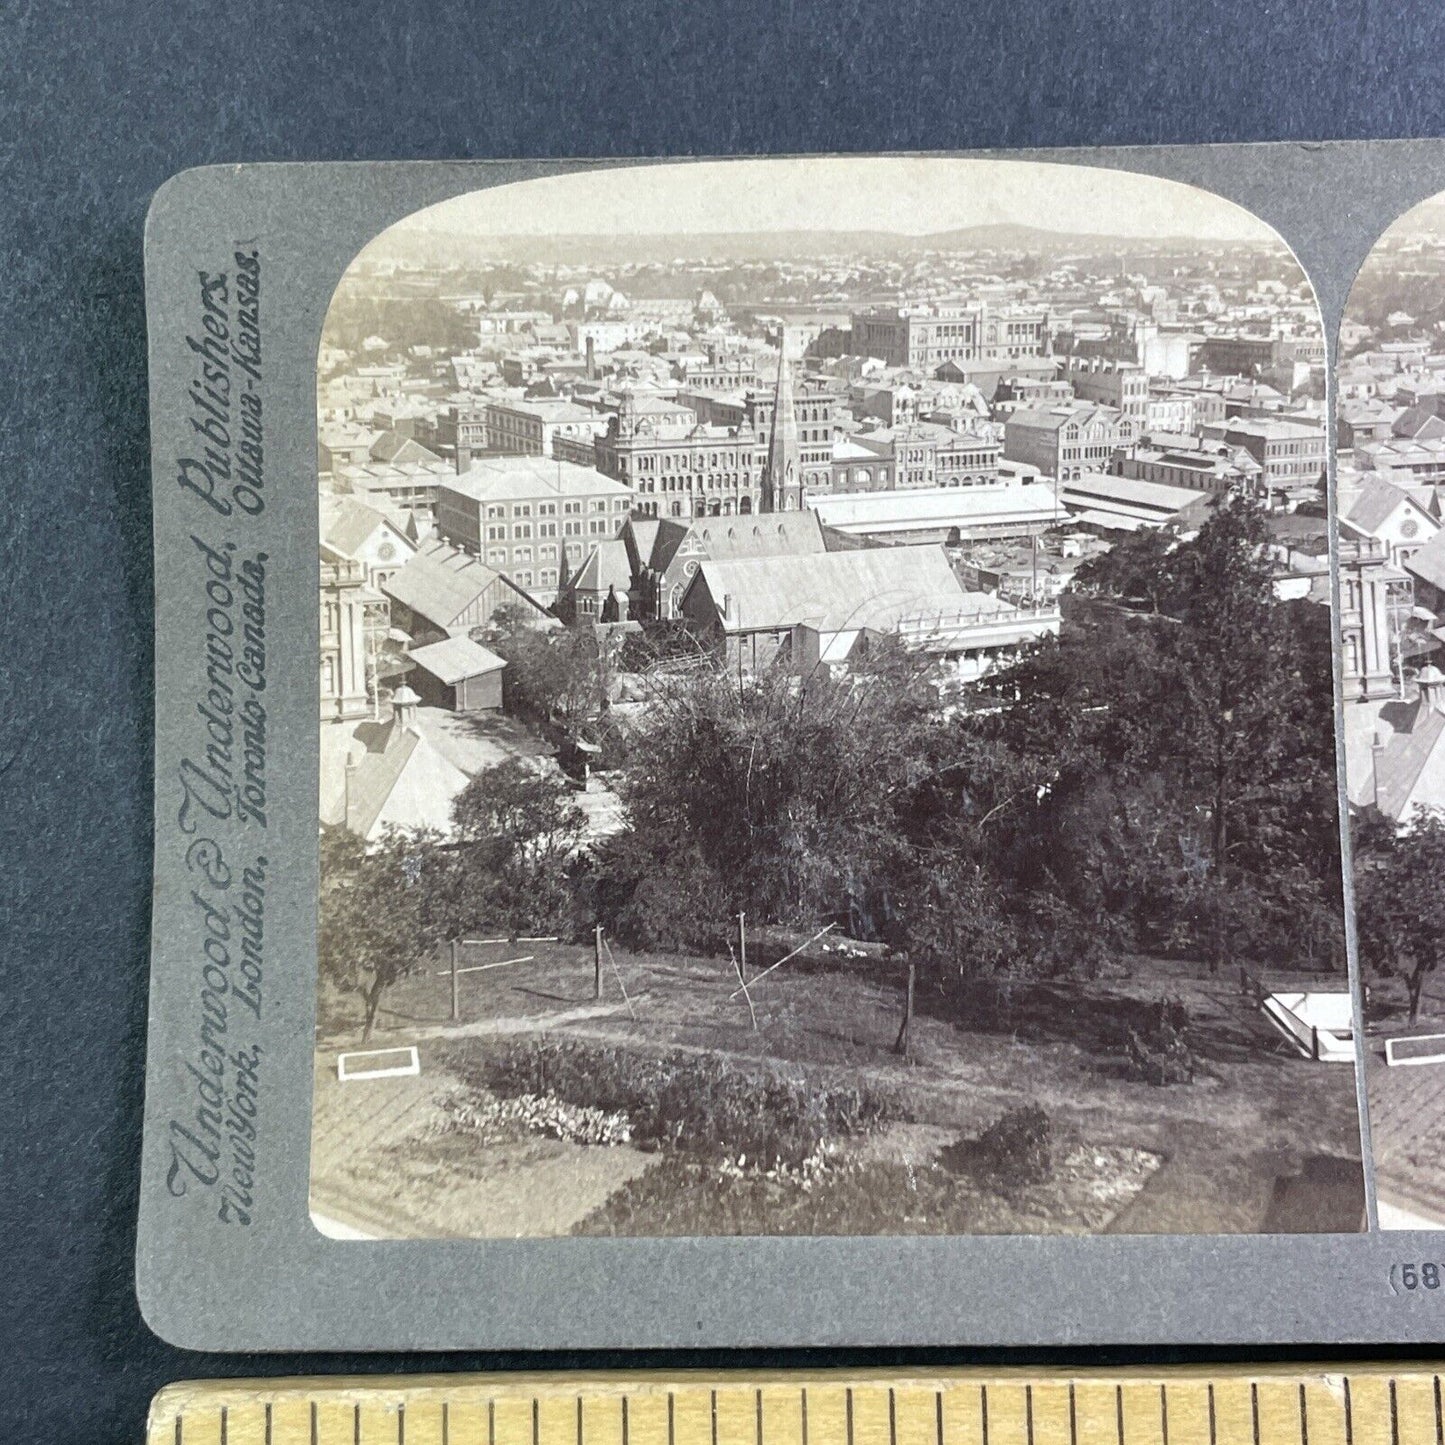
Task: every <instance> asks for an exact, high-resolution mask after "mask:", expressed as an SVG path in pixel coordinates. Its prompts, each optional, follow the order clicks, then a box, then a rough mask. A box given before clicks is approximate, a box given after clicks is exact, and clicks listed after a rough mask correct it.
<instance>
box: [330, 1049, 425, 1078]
mask: <svg viewBox="0 0 1445 1445" xmlns="http://www.w3.org/2000/svg"><path fill="white" fill-rule="evenodd" d="M420 1073H421V1058H420V1057H419V1056H418V1054H417V1051H416V1045H415V1044H412V1045H411V1046H410V1047H409V1048H398V1049H361V1050H357V1051H354V1052H352V1053H349V1054H337V1056H336V1077H337V1078H338V1079H340V1080H341V1082H342V1083H343V1084H346V1083H350V1082H352V1081H353V1080H356V1079H399V1078H403V1077H406V1076H408V1075H415V1074H420Z"/></svg>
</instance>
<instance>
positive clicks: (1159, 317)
mask: <svg viewBox="0 0 1445 1445" xmlns="http://www.w3.org/2000/svg"><path fill="white" fill-rule="evenodd" d="M1432 214H1433V215H1434V216H1435V217H1437V218H1440V219H1445V208H1442V207H1436V208H1434V211H1433V212H1432ZM1397 230H1398V228H1397ZM1442 277H1445V241H1442V240H1439V239H1437V238H1436V237H1435V233H1434V232H1432V231H1429V230H1428V229H1425V230H1422V229H1419V228H1417V229H1416V230H1414V231H1411V232H1409V233H1408V235H1406V234H1405V233H1400V234H1399V235H1397V233H1396V232H1391V234H1390V237H1388V238H1387V239H1386V241H1385V242H1384V243H1382V250H1381V253H1380V256H1379V257H1378V258H1377V259H1376V260H1374V261H1372V262H1371V265H1370V267H1369V268H1367V271H1366V273H1365V275H1364V276H1363V277H1362V279H1361V282H1360V284H1359V286H1357V289H1356V300H1355V302H1352V313H1351V314H1352V320H1351V322H1350V327H1351V328H1352V329H1351V332H1350V344H1348V345H1345V346H1342V352H1341V354H1342V356H1344V357H1346V358H1347V359H1346V360H1345V361H1343V362H1342V366H1341V372H1340V397H1341V402H1340V422H1339V425H1340V448H1341V458H1342V460H1348V461H1349V462H1350V468H1351V469H1350V472H1349V474H1348V476H1347V475H1346V474H1345V473H1344V472H1342V473H1341V478H1340V505H1339V513H1338V515H1339V545H1340V556H1341V589H1342V598H1343V606H1344V610H1343V612H1342V615H1341V618H1340V632H1341V637H1342V645H1343V648H1344V676H1345V679H1346V696H1347V700H1346V710H1347V715H1348V716H1349V718H1350V729H1349V732H1350V737H1351V739H1352V740H1355V741H1352V743H1351V749H1350V758H1351V771H1350V799H1351V804H1352V812H1353V817H1352V822H1353V827H1354V834H1353V836H1354V839H1355V878H1356V887H1357V889H1358V890H1359V892H1360V896H1361V900H1362V903H1361V938H1362V956H1363V957H1364V959H1365V960H1366V964H1367V968H1368V970H1370V972H1369V974H1368V977H1369V979H1370V1014H1369V1017H1370V1019H1371V1025H1372V1027H1371V1032H1370V1038H1369V1039H1368V1040H1367V1043H1368V1046H1369V1048H1370V1049H1371V1051H1372V1053H1373V1051H1374V1050H1375V1049H1377V1048H1378V1049H1379V1050H1380V1051H1381V1055H1380V1058H1379V1059H1378V1061H1376V1062H1378V1068H1375V1070H1374V1075H1379V1076H1381V1077H1383V1076H1385V1075H1388V1077H1389V1080H1390V1082H1391V1084H1392V1085H1393V1083H1394V1081H1395V1080H1396V1079H1397V1078H1403V1079H1404V1080H1405V1085H1406V1090H1405V1092H1407V1093H1410V1088H1411V1086H1413V1093H1410V1099H1412V1100H1414V1102H1410V1101H1409V1100H1402V1103H1401V1104H1400V1106H1399V1107H1400V1108H1401V1109H1403V1110H1404V1112H1405V1116H1406V1117H1413V1118H1415V1119H1416V1120H1417V1121H1418V1120H1419V1117H1420V1113H1419V1111H1420V1109H1421V1108H1423V1107H1427V1106H1428V1099H1427V1100H1426V1101H1425V1102H1423V1103H1422V1102H1421V1095H1426V1096H1433V1095H1434V1094H1436V1093H1440V1094H1442V1096H1445V1090H1441V1089H1440V1088H1438V1087H1437V1086H1436V1080H1437V1079H1438V1080H1445V1074H1442V1073H1441V1072H1440V1070H1441V1069H1442V1068H1445V993H1436V992H1434V991H1433V990H1434V988H1435V987H1436V986H1437V985H1435V984H1434V980H1433V973H1432V969H1433V964H1434V961H1435V952H1434V947H1433V941H1432V940H1433V939H1434V938H1435V937H1437V936H1439V935H1440V929H1439V928H1438V927H1437V926H1436V916H1437V914H1440V917H1441V920H1442V921H1445V913H1442V912H1441V910H1440V909H1436V910H1435V911H1434V912H1431V911H1430V908H1431V907H1433V905H1429V904H1428V900H1429V899H1430V898H1433V897H1434V896H1435V893H1436V892H1438V891H1439V887H1440V885H1439V883H1438V879H1439V878H1440V877H1441V876H1445V874H1442V872H1441V870H1440V869H1439V868H1437V867H1436V866H1435V858H1436V856H1437V854H1438V855H1440V856H1442V857H1445V813H1437V812H1436V807H1437V802H1438V805H1439V807H1440V808H1445V769H1442V768H1441V767H1440V766H1439V764H1438V763H1437V762H1436V761H1434V759H1435V758H1436V755H1437V750H1435V742H1436V741H1437V740H1438V735H1439V733H1440V732H1441V731H1442V729H1445V671H1442V670H1441V668H1440V667H1437V666H1436V665H1435V663H1433V662H1432V661H1431V657H1432V654H1434V653H1435V652H1436V651H1438V650H1439V647H1440V642H1441V640H1442V638H1445V633H1442V634H1441V636H1440V637H1436V635H1435V631H1434V629H1435V628H1436V626H1437V624H1438V623H1439V622H1440V621H1441V618H1440V617H1439V616H1437V615H1436V612H1435V611H1434V610H1432V609H1433V608H1435V607H1437V606H1438V605H1439V603H1440V598H1441V597H1442V596H1445V565H1436V566H1435V570H1434V571H1433V572H1432V571H1431V570H1430V568H1431V559H1432V557H1434V556H1435V555H1436V553H1437V550H1438V555H1439V556H1441V557H1442V558H1445V538H1442V537H1441V535H1440V534H1441V532H1442V526H1445V524H1442V510H1441V506H1440V503H1439V501H1438V499H1437V498H1436V495H1435V481H1436V479H1437V477H1439V476H1441V475H1445V469H1442V464H1441V461H1440V459H1441V458H1445V419H1442V418H1445V408H1441V407H1440V406H1438V405H1437V403H1438V402H1439V400H1440V391H1439V385H1440V381H1441V379H1442V378H1445V355H1442V351H1445V338H1442V334H1441V327H1442V325H1445V320H1442V318H1445V286H1442V284H1441V283H1442ZM1432 368H1433V369H1432ZM1325 369H1326V349H1325V341H1324V335H1323V327H1322V324H1321V319H1320V313H1319V309H1318V306H1317V303H1316V300H1315V297H1314V293H1313V291H1312V289H1311V287H1310V284H1309V282H1308V280H1307V278H1306V277H1305V275H1304V274H1303V272H1302V271H1301V269H1300V267H1299V265H1298V264H1297V263H1296V261H1295V259H1294V257H1293V255H1292V254H1291V252H1290V251H1289V249H1288V247H1287V246H1286V245H1285V244H1284V243H1283V241H1282V240H1281V239H1280V238H1279V236H1278V235H1277V234H1276V233H1275V232H1274V231H1273V230H1272V229H1271V228H1270V227H1269V226H1267V225H1266V224H1264V223H1263V222H1262V221H1260V220H1258V219H1257V218H1256V217H1254V216H1253V215H1251V214H1250V213H1249V212H1248V211H1246V210H1244V209H1242V208H1241V207H1239V206H1237V205H1235V204H1234V203H1232V202H1229V201H1226V200H1224V199H1222V198H1220V197H1218V196H1215V195H1212V194H1210V193H1208V192H1205V191H1203V190H1199V189H1196V188H1193V187H1191V186H1188V185H1184V184H1182V183H1179V182H1175V181H1168V180H1163V179H1158V178H1155V177H1151V176H1145V175H1140V174H1133V173H1127V172H1123V171H1113V170H1105V169H1099V168H1094V167H1089V166H1085V165H1063V164H1044V163H1038V162H1027V161H1005V160H993V159H978V160H962V159H960V160H951V159H943V158H908V157H893V158H881V157H880V158H811V159H796V160H744V161H720V162H699V163H685V164H663V165H639V166H630V167H625V168H615V167H613V168H607V167H603V168H598V169H590V170H584V171H581V172H578V173H574V174H568V175H557V176H550V177H546V178H543V179H537V180H532V181H526V182H522V183H518V184H513V185H507V186H501V187H495V188H492V189H487V190H483V191H476V192H471V193H469V194H464V195H460V196H457V197H455V198H453V199H451V200H448V201H444V202H442V203H440V204H437V205H434V206H431V207H429V208H428V209H426V210H423V211H420V212H418V213H416V214H414V215H412V216H410V217H408V218H407V219H405V220H403V221H401V222H399V223H397V224H395V225H393V226H391V227H390V228H389V229H387V230H386V231H384V232H382V233H381V234H380V235H378V236H377V237H376V238H375V239H374V240H373V241H372V242H371V243H370V244H368V245H367V246H366V247H365V249H363V250H362V251H361V252H360V254H358V255H357V256H356V258H355V259H354V260H353V261H352V263H351V265H350V266H349V268H348V269H347V271H346V273H345V275H344V276H343V278H342V280H341V282H340V284H339V286H338V287H337V289H336V292H335V295H334V297H333V299H332V302H331V305H330V309H329V311H328V313H327V317H326V324H325V328H324V332H323V336H322V341H321V346H320V350H319V354H318V356H317V371H316V381H317V387H316V405H317V439H318V455H317V473H318V497H319V503H318V505H319V539H320V555H319V583H320V595H319V606H320V658H319V726H320V795H319V799H318V804H319V822H320V827H319V850H320V862H321V874H320V896H319V915H318V978H317V1031H316V1050H315V1070H314V1078H315V1083H314V1095H313V1119H312V1139H311V1194H310V1203H311V1215H312V1219H313V1222H314V1223H315V1224H316V1226H317V1228H318V1229H320V1230H321V1231H322V1232H323V1233H324V1234H327V1235H329V1236H331V1237H334V1238H341V1239H357V1240H366V1239H399V1238H413V1239H416V1238H503V1237H511V1238H516V1237H538V1236H546V1237H558V1236H640V1237H660V1236H757V1235H799V1236H817V1235H904V1234H938V1235H984V1234H1025V1235H1089V1234H1105V1233H1110V1234H1125V1235H1128V1234H1134V1235H1139V1234H1180V1235H1187V1234H1205V1235H1208V1234H1293V1233H1353V1232H1357V1231H1359V1230H1361V1229H1362V1228H1363V1227H1364V1223H1365V1195H1364V1179H1363V1163H1362V1158H1361V1134H1360V1121H1359V1117H1358V1112H1357V1106H1356V1080H1355V1070H1354V1067H1353V1065H1354V1062H1355V1057H1356V1040H1355V1029H1354V1018H1355V1014H1354V1007H1353V1001H1352V995H1351V988H1350V980H1349V972H1348V968H1347V961H1346V947H1345V901H1344V888H1343V870H1342V857H1341V835H1340V827H1341V820H1340V817H1339V804H1338V791H1337V776H1336V755H1335V711H1334V709H1335V698H1334V683H1333V647H1334V638H1335V625H1334V619H1333V617H1332V612H1331V597H1332V587H1331V574H1330V541H1331V538H1330V509H1329V486H1328V477H1327V468H1328V462H1329V455H1328V451H1329V442H1328V430H1327V425H1326V421H1327V417H1326V403H1325V380H1326V377H1325ZM1432 459H1433V460H1432ZM1437 541H1438V542H1439V549H1437V548H1436V542H1437ZM1432 576H1433V577H1434V578H1435V579H1436V580H1435V581H1431V580H1430V579H1431V577H1432ZM1361 589H1363V593H1362V590H1361ZM1362 595H1364V596H1367V597H1368V601H1366V602H1364V603H1363V604H1362V602H1361V596H1362ZM1359 739H1363V740H1364V742H1363V752H1361V750H1360V746H1359V744H1358V740H1359ZM1438 756H1439V757H1440V758H1445V749H1441V750H1438ZM1437 792H1438V793H1439V794H1440V795H1441V796H1440V797H1439V798H1438V799H1436V798H1435V794H1436V793H1437ZM1404 900H1408V907H1406V906H1404ZM1440 903H1441V905H1442V907H1445V894H1441V897H1440ZM1372 910H1373V912H1372ZM1372 918H1373V920H1374V921H1373V922H1372V921H1371V920H1372ZM1432 1032H1433V1033H1434V1035H1435V1037H1434V1038H1433V1040H1432V1039H1431V1038H1430V1035H1431V1034H1432ZM1377 1035H1378V1037H1377ZM1386 1050H1393V1051H1394V1052H1395V1053H1397V1054H1399V1055H1400V1057H1398V1058H1388V1059H1387V1058H1386V1057H1385V1051H1386ZM1432 1050H1433V1052H1432ZM1407 1062H1408V1063H1412V1064H1427V1065H1429V1067H1418V1068H1404V1069H1401V1068H1398V1067H1394V1066H1395V1065H1398V1064H1401V1063H1407ZM1374 1075H1372V1077H1374ZM1383 1097H1384V1096H1383V1095H1382V1098H1383ZM1374 1101H1375V1089H1374V1085H1373V1084H1372V1091H1371V1103H1372V1109H1373V1105H1374ZM1435 1132H1438V1131H1435ZM1390 1139H1391V1135H1390V1133H1389V1128H1388V1125H1387V1127H1385V1128H1384V1129H1383V1130H1382V1128H1381V1125H1380V1122H1379V1121H1378V1120H1377V1122H1376V1144H1377V1150H1378V1149H1381V1148H1383V1149H1385V1150H1387V1151H1389V1150H1393V1151H1394V1152H1393V1153H1387V1154H1378V1153H1377V1164H1379V1166H1380V1167H1381V1169H1382V1171H1383V1173H1382V1178H1387V1179H1390V1180H1392V1181H1393V1180H1394V1179H1395V1178H1396V1176H1397V1173H1400V1174H1401V1175H1402V1177H1403V1174H1404V1173H1409V1172H1410V1170H1413V1171H1414V1172H1413V1174H1412V1176H1411V1177H1412V1180H1413V1182H1412V1183H1410V1184H1409V1185H1408V1187H1407V1186H1406V1185H1404V1184H1402V1185H1401V1186H1400V1189H1399V1191H1398V1193H1397V1194H1395V1195H1391V1196H1390V1197H1391V1198H1392V1199H1394V1200H1395V1201H1396V1202H1397V1203H1398V1204H1399V1205H1400V1207H1401V1208H1408V1209H1409V1210H1413V1211H1417V1212H1419V1213H1422V1214H1430V1213H1431V1212H1432V1211H1433V1214H1432V1215H1431V1217H1432V1218H1435V1217H1445V1215H1442V1214H1441V1211H1442V1210H1445V1154H1439V1153H1437V1154H1435V1155H1433V1156H1430V1157H1429V1158H1419V1157H1418V1152H1419V1149H1420V1148H1421V1147H1423V1146H1421V1145H1420V1144H1419V1135H1418V1134H1415V1135H1411V1132H1410V1131H1409V1130H1402V1132H1401V1134H1400V1142H1399V1143H1398V1144H1392V1143H1391V1142H1390ZM1412 1151H1413V1152H1412ZM1417 1159H1418V1167H1416V1164H1417ZM1392 1161H1394V1162H1392ZM1406 1165H1409V1168H1408V1169H1406V1167H1405V1166H1406ZM1391 1187H1392V1188H1393V1187H1394V1186H1393V1184H1392V1186H1391ZM1436 1200H1439V1201H1441V1202H1439V1203H1435V1202H1434V1201H1436ZM1382 1212H1383V1205H1382Z"/></svg>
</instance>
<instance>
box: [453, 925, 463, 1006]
mask: <svg viewBox="0 0 1445 1445" xmlns="http://www.w3.org/2000/svg"><path fill="white" fill-rule="evenodd" d="M461 1016H462V1010H461V1003H460V1000H459V999H458V997H457V941H456V939H455V938H454V939H452V1022H453V1023H456V1021H457V1020H458V1019H459V1018H461Z"/></svg>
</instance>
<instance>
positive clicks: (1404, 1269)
mask: <svg viewBox="0 0 1445 1445" xmlns="http://www.w3.org/2000/svg"><path fill="white" fill-rule="evenodd" d="M1400 1283H1401V1284H1402V1285H1404V1287H1405V1288H1406V1289H1419V1288H1420V1286H1421V1285H1424V1286H1425V1288H1426V1289H1439V1288H1440V1266H1439V1265H1438V1264H1422V1265H1420V1266H1418V1267H1417V1266H1415V1265H1413V1264H1405V1265H1401V1266H1400Z"/></svg>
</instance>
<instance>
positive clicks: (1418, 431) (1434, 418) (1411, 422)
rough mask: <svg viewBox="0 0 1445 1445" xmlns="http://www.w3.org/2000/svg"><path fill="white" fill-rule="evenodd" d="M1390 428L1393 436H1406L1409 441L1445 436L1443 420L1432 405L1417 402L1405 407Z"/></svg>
mask: <svg viewBox="0 0 1445 1445" xmlns="http://www.w3.org/2000/svg"><path fill="white" fill-rule="evenodd" d="M1390 430H1391V432H1392V433H1393V434H1394V435H1395V436H1397V437H1408V438H1409V439H1410V440H1411V441H1421V442H1423V441H1431V440H1434V439H1436V438H1438V437H1445V421H1442V420H1441V418H1440V414H1439V413H1438V412H1437V411H1436V410H1435V408H1434V407H1433V406H1423V405H1418V404H1417V405H1415V406H1410V407H1406V408H1405V410H1404V411H1402V412H1401V413H1400V415H1399V416H1397V417H1396V418H1395V422H1394V425H1393V426H1392V427H1391V428H1390Z"/></svg>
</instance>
